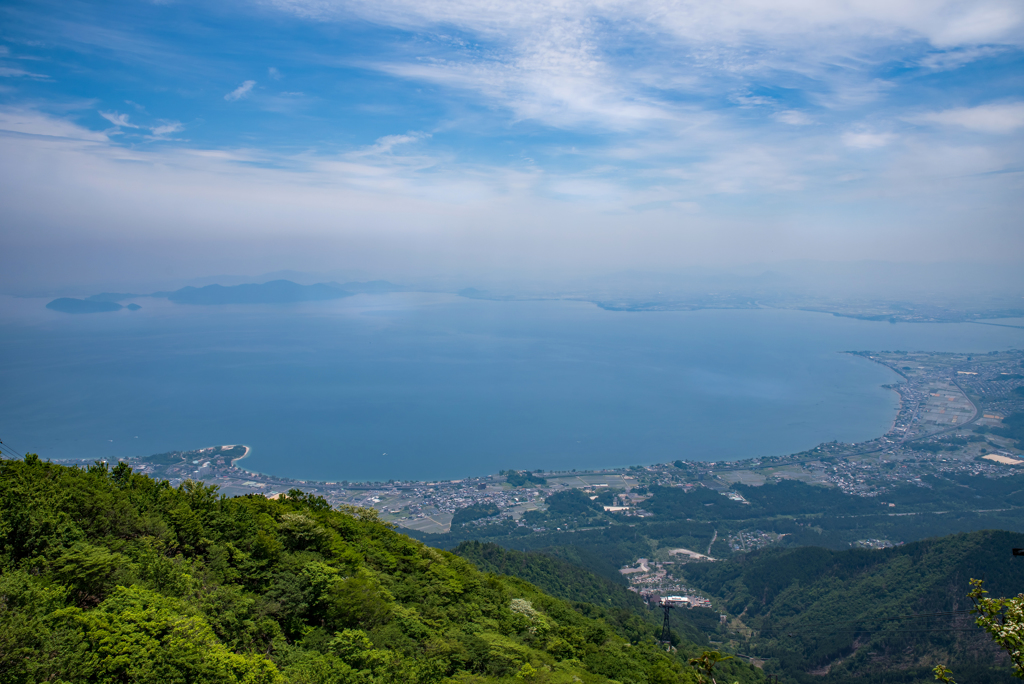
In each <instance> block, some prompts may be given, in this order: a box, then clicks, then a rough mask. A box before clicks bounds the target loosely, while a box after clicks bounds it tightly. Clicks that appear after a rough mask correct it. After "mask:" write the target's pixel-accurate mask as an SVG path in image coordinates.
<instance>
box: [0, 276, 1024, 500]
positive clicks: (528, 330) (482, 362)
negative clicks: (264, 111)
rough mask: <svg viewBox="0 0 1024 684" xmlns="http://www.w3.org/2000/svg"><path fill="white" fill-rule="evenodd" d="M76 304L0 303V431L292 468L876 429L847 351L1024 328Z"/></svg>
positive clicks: (632, 455) (866, 368) (976, 348)
mask: <svg viewBox="0 0 1024 684" xmlns="http://www.w3.org/2000/svg"><path fill="white" fill-rule="evenodd" d="M138 301H139V302H140V303H141V304H142V305H143V309H142V310H140V311H136V312H128V311H121V312H116V313H112V314H97V315H85V316H71V315H65V314H59V313H55V312H51V311H47V310H45V309H44V308H43V306H42V304H43V302H42V301H39V300H31V299H21V300H15V299H8V300H6V301H5V302H4V304H3V306H2V307H0V318H2V320H0V324H2V326H3V329H4V335H3V336H2V338H0V358H3V360H4V362H3V363H2V364H0V386H2V387H3V388H4V391H3V393H2V394H0V438H2V439H3V440H4V441H5V442H6V443H9V444H11V445H12V446H14V447H15V448H18V449H20V450H23V451H37V452H39V453H40V454H41V455H42V456H44V457H46V458H54V459H61V458H90V459H92V458H108V459H109V458H114V457H126V456H138V455H148V454H152V453H158V452H163V451H169V450H182V449H192V448H197V447H203V446H209V445H214V444H235V443H241V444H247V445H249V446H251V447H252V448H253V451H252V454H251V455H250V457H249V458H248V459H246V460H245V461H243V463H242V465H244V466H245V467H246V468H248V469H251V470H256V471H260V472H267V473H273V474H275V475H281V476H288V477H295V478H299V479H323V480H331V481H333V480H343V479H344V480H350V481H361V480H387V479H392V478H393V479H402V480H408V479H442V478H444V479H447V478H459V477H464V476H467V475H482V474H488V473H494V472H497V471H498V470H500V469H504V468H520V469H522V468H530V469H534V468H544V469H558V470H568V469H573V468H576V469H585V468H601V467H611V466H622V465H632V464H644V463H655V462H666V461H671V460H674V459H677V458H683V459H693V460H705V461H708V460H710V461H715V460H728V459H738V458H745V457H751V456H758V455H779V454H786V453H791V452H795V451H800V450H803V449H806V448H809V447H812V446H814V445H816V444H818V443H820V442H823V441H831V440H839V441H843V442H853V441H859V440H865V439H870V438H873V437H876V436H878V435H880V434H882V433H884V432H885V431H886V430H887V429H888V428H889V425H890V424H891V421H892V419H893V416H894V411H895V409H896V406H897V405H898V401H897V395H896V394H895V393H894V392H891V391H889V390H887V389H885V388H883V387H882V385H883V384H886V383H893V382H896V381H897V380H898V378H897V377H896V376H895V375H894V374H893V373H891V372H890V371H888V370H886V369H885V368H883V367H881V366H878V365H875V364H873V363H871V362H869V361H867V360H864V359H861V358H856V357H852V356H849V355H845V354H841V353H838V352H841V351H844V350H886V349H904V350H929V351H967V352H977V353H983V352H987V351H993V350H1000V349H1008V348H1021V347H1024V330H1019V329H1014V328H1001V327H992V326H983V325H974V324H897V325H892V324H889V323H879V322H868V321H858V320H853V319H847V318H838V317H834V316H831V315H827V314H815V313H807V312H799V311H784V310H732V311H730V310H706V311H695V312H642V313H637V312H613V311H605V310H602V309H599V308H597V307H596V306H594V305H592V304H589V303H584V302H572V301H530V302H495V301H480V300H470V299H464V298H460V297H455V296H451V295H440V294H423V293H401V294H391V295H380V296H370V295H359V296H356V297H352V298H349V299H344V300H338V301H332V302H315V303H306V304H299V305H282V306H271V305H248V306H207V307H199V306H196V307H189V306H180V305H174V304H171V303H169V302H167V301H165V300H159V299H140V300H138Z"/></svg>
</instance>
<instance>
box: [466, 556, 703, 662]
mask: <svg viewBox="0 0 1024 684" xmlns="http://www.w3.org/2000/svg"><path fill="white" fill-rule="evenodd" d="M571 550H572V549H571V547H569V548H560V549H548V550H546V551H545V552H539V551H528V552H524V551H516V550H514V549H506V548H503V547H501V546H498V545H497V544H494V543H491V542H486V543H481V542H476V541H472V542H463V543H461V544H459V545H458V546H457V547H456V548H454V549H452V551H453V552H454V553H455V554H457V555H459V556H462V557H463V558H465V559H467V560H470V561H472V562H473V564H474V565H476V566H477V567H478V568H480V569H481V570H485V571H488V572H495V573H499V574H502V575H511V576H512V577H518V578H520V579H524V580H526V581H527V582H530V583H531V584H533V585H536V586H537V587H539V588H540V589H543V590H544V591H545V592H547V593H549V594H551V595H552V596H557V597H558V598H562V599H566V600H568V601H572V602H574V603H583V604H591V605H592V606H595V607H597V606H599V607H601V608H602V609H603V610H602V613H603V615H604V617H605V619H606V620H607V621H609V622H611V623H612V624H613V625H615V626H616V627H617V628H618V631H619V632H620V633H622V634H625V635H627V636H630V637H632V638H633V639H634V640H635V639H637V638H638V637H639V636H640V635H643V634H653V633H655V632H660V630H661V624H662V622H661V621H662V613H661V611H660V610H657V609H652V608H649V607H648V606H647V603H646V602H645V601H644V599H643V598H641V597H640V595H639V594H637V593H635V592H632V591H629V590H628V589H627V588H626V587H627V586H628V583H627V582H626V581H625V579H623V577H622V575H618V577H617V578H616V579H619V580H620V581H621V583H617V582H614V581H612V580H611V579H608V578H606V577H602V576H600V575H598V574H596V573H594V572H591V571H590V570H587V569H586V568H584V567H582V566H581V565H580V564H579V562H578V561H577V562H576V563H573V562H570V561H568V560H565V559H564V558H561V557H559V556H557V555H554V554H556V553H560V552H561V553H565V552H567V551H571ZM616 574H618V573H616ZM584 610H586V611H587V612H588V613H589V612H592V610H593V609H592V608H584ZM717 627H718V613H717V612H714V611H712V610H710V609H707V608H695V609H692V610H687V611H676V613H675V614H674V615H673V617H672V631H673V640H674V641H675V640H678V641H679V642H688V643H695V644H700V645H702V646H705V645H707V644H708V642H709V640H708V635H707V633H706V632H705V630H715V631H716V632H717Z"/></svg>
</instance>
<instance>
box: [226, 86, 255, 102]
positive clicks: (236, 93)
mask: <svg viewBox="0 0 1024 684" xmlns="http://www.w3.org/2000/svg"><path fill="white" fill-rule="evenodd" d="M255 85H256V81H244V82H243V83H242V85H240V86H238V87H237V88H235V89H234V90H232V91H231V92H230V93H228V94H227V95H225V96H224V99H225V100H227V101H228V102H234V101H236V100H240V99H242V98H243V97H245V96H246V95H248V94H249V93H250V92H251V91H252V89H253V86H255Z"/></svg>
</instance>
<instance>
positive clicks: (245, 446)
mask: <svg viewBox="0 0 1024 684" xmlns="http://www.w3.org/2000/svg"><path fill="white" fill-rule="evenodd" d="M236 446H240V447H242V448H243V449H245V453H244V454H242V455H241V456H239V457H237V458H233V459H231V467H232V468H237V467H238V466H237V465H235V464H236V463H238V462H239V461H241V460H242V459H243V458H245V457H246V456H248V455H249V454H251V453H252V447H250V446H248V445H246V444H232V445H231V446H230V447H229V446H227V445H225V446H222V447H221V448H222V449H223V448H232V447H236ZM243 470H244V468H243ZM246 472H248V471H246Z"/></svg>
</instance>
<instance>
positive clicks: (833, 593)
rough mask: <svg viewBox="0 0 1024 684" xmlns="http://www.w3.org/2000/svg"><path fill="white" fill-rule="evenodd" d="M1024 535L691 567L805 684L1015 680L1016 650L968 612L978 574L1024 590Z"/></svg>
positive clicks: (691, 574)
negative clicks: (938, 676)
mask: <svg viewBox="0 0 1024 684" xmlns="http://www.w3.org/2000/svg"><path fill="white" fill-rule="evenodd" d="M1021 546H1024V535H1022V534H1018V533H1012V532H999V531H985V532H974V533H970V534H958V535H952V536H949V537H943V538H940V539H929V540H924V541H920V542H915V543H912V544H907V545H905V546H901V547H896V548H890V549H884V550H878V551H873V550H860V549H858V550H850V551H838V552H837V551H830V550H827V549H823V548H816V547H804V548H797V549H774V550H764V551H761V552H755V553H751V554H749V555H746V556H741V557H739V558H737V559H734V560H730V561H727V562H722V563H706V564H699V565H690V566H687V568H686V575H687V578H688V579H689V580H690V581H691V582H692V583H694V584H696V585H698V586H700V587H702V588H703V589H705V590H706V591H708V592H710V593H712V594H714V595H716V596H719V597H721V598H722V599H723V600H724V601H725V602H726V605H727V610H728V611H729V612H730V613H732V614H735V615H739V616H740V619H741V620H742V621H743V622H744V623H745V624H746V625H747V626H748V627H750V628H752V629H753V630H755V636H754V638H753V639H752V641H751V643H750V644H749V648H750V649H751V651H752V652H753V653H755V654H756V655H759V656H761V657H764V658H766V659H768V662H767V664H766V666H765V667H766V670H767V671H769V672H772V671H775V672H778V673H779V674H780V675H783V676H786V677H791V678H793V679H796V680H798V681H804V682H823V683H828V684H838V683H840V682H853V681H854V680H855V679H856V680H857V681H858V682H893V681H905V682H910V681H922V682H923V681H931V679H932V676H931V673H930V669H931V667H933V666H934V665H936V664H944V665H948V666H949V667H951V669H953V671H954V672H956V673H957V674H958V677H957V679H958V681H961V682H974V683H977V682H1001V681H1006V682H1009V681H1014V680H1013V678H1012V676H1011V670H1010V667H1009V665H1008V664H1006V658H1005V655H1004V654H1003V653H1002V652H1001V651H999V650H998V649H997V648H996V647H995V645H994V644H993V643H992V642H991V641H990V640H989V638H988V637H987V636H986V635H985V633H984V632H983V631H982V630H981V629H980V628H979V627H977V626H975V625H974V620H973V617H971V616H970V615H969V614H967V612H966V611H967V610H968V609H969V608H970V607H971V603H970V601H969V600H968V599H967V597H966V594H967V592H968V590H969V588H970V587H969V584H968V582H969V580H970V579H971V578H978V579H984V580H985V588H986V589H987V590H988V591H989V592H990V593H991V595H992V596H1007V595H1016V594H1018V593H1021V592H1024V558H1020V557H1014V556H1013V555H1012V554H1011V549H1012V548H1013V547H1021Z"/></svg>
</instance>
